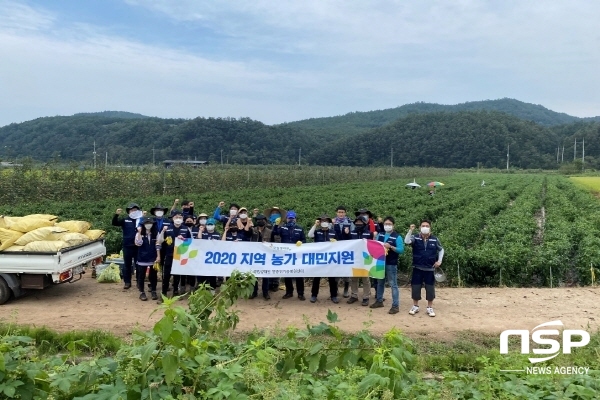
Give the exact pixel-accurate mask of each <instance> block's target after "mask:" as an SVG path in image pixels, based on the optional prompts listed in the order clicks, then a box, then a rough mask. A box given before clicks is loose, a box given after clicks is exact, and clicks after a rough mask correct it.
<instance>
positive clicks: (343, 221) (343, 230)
mask: <svg viewBox="0 0 600 400" xmlns="http://www.w3.org/2000/svg"><path fill="white" fill-rule="evenodd" d="M335 214H336V215H335V218H334V219H333V227H332V228H331V229H332V230H333V231H334V232H335V239H336V240H350V239H351V237H350V236H351V233H352V230H353V229H354V225H353V224H352V221H351V220H350V218H348V216H347V215H346V207H344V206H338V208H336V210H335ZM340 279H341V280H343V281H344V294H343V296H344V298H348V297H350V292H349V288H350V278H349V277H345V278H340Z"/></svg>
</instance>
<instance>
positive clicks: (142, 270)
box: [135, 265, 158, 292]
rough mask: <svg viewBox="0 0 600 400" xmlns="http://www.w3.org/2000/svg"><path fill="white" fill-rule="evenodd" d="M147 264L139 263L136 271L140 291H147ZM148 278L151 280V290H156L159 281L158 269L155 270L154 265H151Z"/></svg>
mask: <svg viewBox="0 0 600 400" xmlns="http://www.w3.org/2000/svg"><path fill="white" fill-rule="evenodd" d="M147 268H148V267H147V266H145V265H138V266H137V268H136V271H135V279H136V281H137V287H138V289H139V291H140V292H143V291H145V289H144V281H145V280H146V269H147ZM148 280H149V281H150V291H151V292H156V284H157V283H158V271H157V270H155V269H154V268H153V267H152V265H151V266H150V273H149V274H148Z"/></svg>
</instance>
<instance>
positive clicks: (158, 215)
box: [154, 211, 165, 218]
mask: <svg viewBox="0 0 600 400" xmlns="http://www.w3.org/2000/svg"><path fill="white" fill-rule="evenodd" d="M163 215H165V212H164V211H155V212H154V216H155V217H157V218H160V217H162V216H163Z"/></svg>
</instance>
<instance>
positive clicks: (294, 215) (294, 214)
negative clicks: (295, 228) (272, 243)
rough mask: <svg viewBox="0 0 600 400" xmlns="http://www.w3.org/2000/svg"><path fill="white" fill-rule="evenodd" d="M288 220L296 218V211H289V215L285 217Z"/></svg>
mask: <svg viewBox="0 0 600 400" xmlns="http://www.w3.org/2000/svg"><path fill="white" fill-rule="evenodd" d="M285 217H286V218H296V211H293V210H292V211H288V212H287V215H286V216H285Z"/></svg>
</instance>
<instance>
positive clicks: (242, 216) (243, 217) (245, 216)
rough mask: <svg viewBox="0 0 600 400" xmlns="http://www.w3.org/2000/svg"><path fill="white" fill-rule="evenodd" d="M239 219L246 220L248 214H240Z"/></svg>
mask: <svg viewBox="0 0 600 400" xmlns="http://www.w3.org/2000/svg"><path fill="white" fill-rule="evenodd" d="M239 216H240V218H241V219H246V218H248V214H240V215H239Z"/></svg>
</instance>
